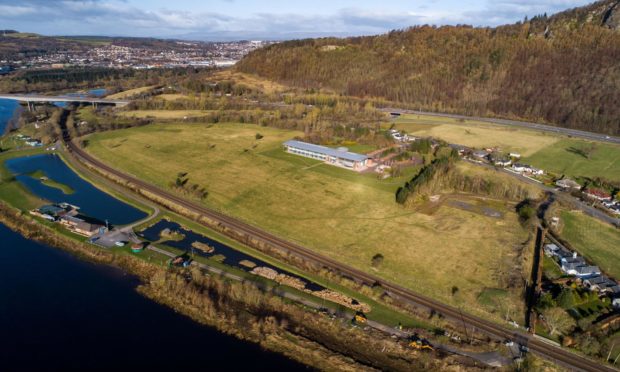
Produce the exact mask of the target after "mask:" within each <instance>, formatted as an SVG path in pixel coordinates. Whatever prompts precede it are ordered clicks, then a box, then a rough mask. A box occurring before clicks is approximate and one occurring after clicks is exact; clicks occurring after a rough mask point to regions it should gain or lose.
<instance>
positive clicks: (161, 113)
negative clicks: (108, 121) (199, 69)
mask: <svg viewBox="0 0 620 372" xmlns="http://www.w3.org/2000/svg"><path fill="white" fill-rule="evenodd" d="M210 112H212V111H207V110H134V111H120V112H118V113H117V115H119V116H125V117H132V118H156V119H183V118H185V117H187V118H198V117H203V116H206V115H208V114H209V113H210Z"/></svg>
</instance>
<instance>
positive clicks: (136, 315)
mask: <svg viewBox="0 0 620 372" xmlns="http://www.w3.org/2000/svg"><path fill="white" fill-rule="evenodd" d="M0 241H2V247H1V248H0V260H2V262H10V263H14V264H12V265H5V266H4V268H3V270H2V271H0V298H2V299H3V300H2V301H1V302H0V329H2V332H1V333H0V360H1V361H2V370H4V371H70V370H88V371H95V370H128V369H137V370H149V371H170V370H189V369H195V368H196V366H197V365H205V366H209V367H210V368H213V369H224V368H229V369H233V370H245V369H254V368H255V366H256V365H259V366H262V368H259V369H262V370H273V369H284V370H297V369H303V368H304V367H303V366H302V365H299V364H298V363H296V362H294V361H292V360H290V359H288V358H286V357H284V356H282V355H279V354H276V353H270V352H266V351H265V350H264V349H262V348H260V347H259V346H258V345H256V344H253V343H249V342H243V341H240V340H238V339H237V338H235V337H232V336H227V335H224V334H222V333H221V332H218V331H217V330H215V329H213V328H209V327H204V326H200V325H198V324H196V323H195V322H194V321H193V320H191V319H189V318H188V317H186V316H184V315H182V314H179V313H178V312H175V311H174V310H173V309H171V308H169V307H167V306H163V305H159V304H157V303H155V302H153V301H151V300H150V299H148V298H146V297H144V296H142V295H140V294H139V293H137V292H136V286H137V285H139V284H140V282H139V280H137V278H135V277H134V276H132V275H128V274H127V273H126V272H125V271H123V270H119V269H117V268H114V267H111V266H107V265H97V264H93V263H89V262H87V261H84V260H79V259H77V258H75V257H74V256H73V255H72V254H69V253H66V252H63V251H62V250H59V249H56V248H53V247H50V246H48V245H45V244H40V243H37V242H34V241H31V240H27V239H25V238H24V237H22V236H21V235H20V234H18V233H16V232H14V231H12V230H10V229H9V228H7V227H5V226H4V225H2V224H0ZM17 263H19V264H17ZM25 266H27V270H24V267H25ZM179 340H182V342H179ZM239 354H243V355H244V358H237V357H236V356H237V355H239Z"/></svg>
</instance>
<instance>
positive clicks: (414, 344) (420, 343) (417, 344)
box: [408, 334, 435, 351]
mask: <svg viewBox="0 0 620 372" xmlns="http://www.w3.org/2000/svg"><path fill="white" fill-rule="evenodd" d="M408 345H409V347H410V348H412V349H415V350H429V351H433V350H435V348H434V347H433V345H431V343H430V342H428V341H427V340H425V339H423V338H421V337H420V336H418V335H417V334H415V335H413V336H411V337H410V338H409V343H408Z"/></svg>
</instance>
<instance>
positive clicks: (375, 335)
mask: <svg viewBox="0 0 620 372" xmlns="http://www.w3.org/2000/svg"><path fill="white" fill-rule="evenodd" d="M0 223H3V224H4V225H6V226H7V227H8V228H10V229H11V230H13V231H15V232H18V233H20V234H21V235H23V236H24V237H26V238H27V239H31V240H34V241H37V242H39V243H43V244H47V245H50V246H53V247H56V248H59V249H62V250H64V251H67V252H69V253H71V254H73V255H75V256H77V257H78V258H80V259H84V260H87V261H90V262H93V263H97V264H104V265H109V266H114V267H118V268H120V269H122V270H124V271H127V272H128V273H130V274H132V275H135V276H136V277H137V278H138V279H140V282H141V283H142V284H141V285H140V286H139V287H138V288H137V290H138V291H139V292H140V293H141V294H143V295H144V296H146V297H148V298H150V299H152V300H154V301H156V302H158V303H161V304H164V305H167V306H169V307H171V308H173V309H175V310H177V311H179V312H181V313H182V314H185V315H186V316H188V317H190V318H192V319H193V320H195V321H197V322H198V323H201V324H203V325H208V326H212V327H215V328H217V329H218V330H219V331H221V332H225V333H227V334H230V335H234V336H236V337H237V338H239V339H242V340H246V341H250V342H255V343H258V344H259V345H261V346H262V347H263V348H265V349H268V350H272V351H275V352H279V353H282V354H284V355H286V356H287V357H289V358H292V359H294V360H297V361H299V362H301V363H304V364H306V365H309V366H313V367H315V368H318V369H321V370H336V369H337V370H348V371H354V370H355V371H359V370H374V369H377V368H389V369H392V370H411V369H412V368H413V369H414V370H417V369H419V370H423V369H444V368H449V366H453V367H456V363H457V360H458V359H460V358H458V357H455V356H446V357H443V358H438V357H437V356H435V357H430V356H428V354H423V353H419V352H414V351H412V350H408V349H407V348H406V347H405V346H403V345H401V344H399V343H398V342H396V341H395V340H393V339H391V338H390V337H388V336H386V335H384V334H382V333H380V332H375V331H372V332H366V331H362V330H360V329H357V328H351V327H348V326H346V323H343V322H339V321H338V320H332V319H330V318H328V317H326V316H323V315H321V314H318V313H315V312H310V311H308V310H306V309H303V308H302V307H300V306H299V305H295V304H291V303H289V302H287V301H285V300H283V299H281V298H280V297H278V296H277V295H276V294H273V293H270V292H265V291H263V290H262V289H261V288H258V287H257V286H256V285H254V284H252V283H250V282H232V281H228V280H226V279H224V278H222V277H220V276H214V275H212V276H206V275H204V274H203V273H202V272H201V271H200V270H199V269H197V268H191V269H188V270H180V271H179V270H167V269H166V268H165V267H161V266H158V265H155V264H152V263H149V262H146V261H143V260H141V259H139V258H137V257H132V256H131V255H122V254H117V253H114V252H111V251H105V250H103V249H99V248H97V247H94V246H91V245H87V244H86V243H85V242H81V241H77V240H74V239H71V238H69V237H67V236H63V235H60V234H58V233H57V232H55V231H53V230H52V229H50V228H49V227H46V226H44V225H42V224H40V223H38V222H37V221H36V220H34V219H33V218H31V217H30V216H28V215H26V214H24V213H23V212H21V211H19V210H16V209H14V208H12V207H10V206H8V205H7V204H5V202H0ZM188 278H191V280H188Z"/></svg>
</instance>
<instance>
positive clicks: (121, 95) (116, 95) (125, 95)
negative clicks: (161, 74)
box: [105, 85, 155, 99]
mask: <svg viewBox="0 0 620 372" xmlns="http://www.w3.org/2000/svg"><path fill="white" fill-rule="evenodd" d="M153 88H155V86H154V85H152V86H146V87H140V88H134V89H129V90H125V91H122V92H118V93H114V94H110V95H109V96H106V97H105V98H107V99H125V98H131V97H133V96H135V95H138V94H142V93H146V92H148V91H149V90H151V89H153Z"/></svg>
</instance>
